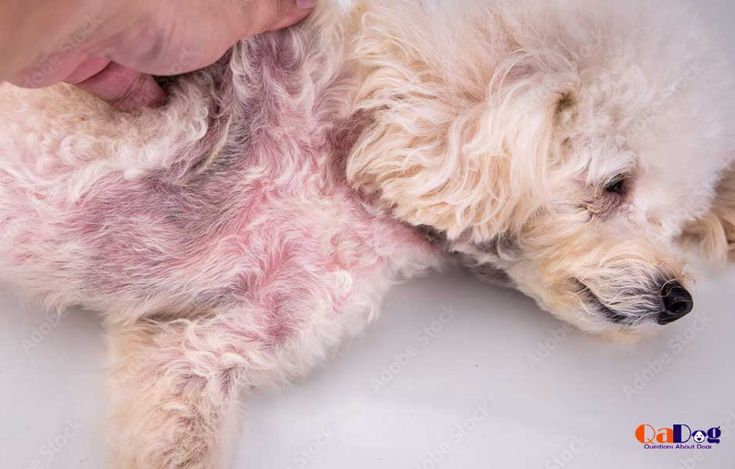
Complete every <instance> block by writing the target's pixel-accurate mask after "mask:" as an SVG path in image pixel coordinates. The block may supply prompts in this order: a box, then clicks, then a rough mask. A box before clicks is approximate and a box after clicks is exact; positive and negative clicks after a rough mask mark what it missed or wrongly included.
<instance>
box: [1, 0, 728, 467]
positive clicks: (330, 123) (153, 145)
mask: <svg viewBox="0 0 735 469" xmlns="http://www.w3.org/2000/svg"><path fill="white" fill-rule="evenodd" d="M434 3H436V2H434ZM434 3H432V4H431V5H430V4H429V3H428V2H426V3H425V2H423V1H421V0H371V1H365V2H362V3H357V4H356V5H353V6H352V7H351V8H350V9H346V10H343V9H341V8H339V7H337V6H336V5H335V4H332V3H328V2H322V5H320V7H319V8H318V10H317V12H316V13H315V14H314V15H313V16H312V17H311V18H310V19H309V20H308V21H307V22H305V23H304V24H302V25H299V26H297V27H294V28H291V29H290V30H288V31H282V32H277V33H269V34H265V35H262V36H259V37H256V38H253V39H251V40H247V41H243V42H242V43H241V44H239V45H238V46H237V47H236V48H235V49H234V50H233V51H232V53H231V54H229V55H228V57H226V58H225V59H223V60H222V61H221V62H220V63H218V64H216V65H214V66H212V67H211V68H209V69H208V70H205V71H202V72H199V73H195V74H192V75H190V76H186V77H182V78H180V79H179V80H178V81H177V82H176V84H175V85H173V87H172V89H171V93H172V96H171V100H170V103H169V104H168V105H167V106H166V107H164V108H162V109H159V110H147V111H143V112H139V113H136V114H124V113H120V112H116V111H114V110H113V109H111V108H110V107H108V106H107V105H106V104H104V103H102V102H99V101H97V100H96V99H94V98H92V97H89V96H86V95H84V94H83V93H81V92H79V91H76V90H74V89H72V88H70V87H67V86H58V87H55V88H53V89H48V90H43V91H26V90H20V89H16V88H13V87H11V86H9V85H4V86H3V87H2V88H1V89H0V116H1V117H2V121H3V125H2V130H0V228H1V229H2V237H1V238H0V254H1V257H0V275H1V276H2V278H3V279H4V280H5V281H7V282H11V283H12V284H14V285H16V286H17V287H19V288H21V289H22V290H24V291H26V292H28V293H30V294H32V295H34V296H36V297H38V298H40V299H42V300H43V301H44V302H45V303H46V304H47V305H50V306H53V307H61V308H64V307H69V306H72V305H82V306H84V307H86V308H89V309H92V310H97V311H101V312H103V313H104V314H105V318H106V323H107V326H108V330H109V337H110V342H111V351H112V355H113V359H114V364H113V366H112V367H111V372H110V393H111V400H112V403H113V415H114V418H113V422H112V426H113V428H112V430H111V432H110V434H111V435H112V439H113V441H112V448H113V456H112V459H113V463H114V465H115V466H116V467H122V468H174V467H175V468H214V467H221V466H226V465H227V461H228V458H229V450H228V445H229V444H230V443H231V442H232V441H233V440H234V435H235V434H236V432H235V429H236V428H237V422H238V418H237V411H236V409H237V404H236V402H237V398H238V394H239V390H240V389H243V388H249V387H260V386H267V385H271V384H274V383H284V382H287V381H289V380H290V379H292V378H294V377H297V376H301V375H303V374H305V373H306V372H308V371H309V370H310V369H312V368H313V367H314V366H315V365H317V364H319V363H321V362H322V361H323V360H324V358H325V357H326V356H327V354H328V353H329V351H330V350H331V349H334V348H335V346H336V345H338V344H340V343H341V342H343V341H344V340H345V339H346V338H348V337H350V336H352V335H354V334H356V333H358V332H360V331H361V330H362V329H363V328H364V327H365V325H366V324H368V323H369V322H370V321H371V320H372V319H374V318H375V316H376V314H377V308H378V305H379V303H380V299H381V297H382V296H383V294H384V293H385V291H386V289H387V288H388V287H389V286H390V285H391V284H393V283H395V282H396V281H398V280H401V279H405V278H408V277H411V276H413V275H416V274H419V273H421V272H424V271H426V270H427V269H430V268H433V267H436V266H438V265H439V264H440V263H441V262H442V260H443V259H444V258H446V257H447V254H448V253H454V254H455V255H456V256H455V257H456V258H458V259H460V260H461V262H463V263H465V264H466V265H467V266H469V267H470V268H473V269H474V270H476V271H477V272H478V273H479V274H480V275H482V276H484V277H488V278H492V279H495V280H497V279H501V280H502V281H503V282H505V283H507V284H510V285H513V286H516V287H518V288H520V289H521V290H522V291H524V292H525V293H527V294H529V295H531V296H533V297H534V298H536V299H537V300H538V302H539V304H540V305H541V306H542V307H544V308H546V309H548V310H550V311H551V312H553V313H554V314H556V315H557V316H559V317H561V318H563V319H565V320H567V321H570V322H572V323H573V324H575V325H577V326H579V327H580V328H582V329H585V330H588V331H591V332H598V333H608V334H609V333H613V334H631V333H635V332H639V331H641V330H642V329H650V328H652V327H655V326H654V325H653V324H654V322H653V321H651V316H652V315H654V314H656V313H657V311H659V310H660V308H661V306H660V302H661V298H660V282H661V281H667V280H674V279H676V280H678V281H680V282H682V283H683V284H685V285H686V284H688V283H690V281H691V280H690V279H689V278H688V276H687V275H686V274H685V272H684V259H683V249H682V248H681V245H682V243H684V242H685V241H694V242H695V243H698V244H699V245H701V246H703V247H704V248H705V249H706V250H708V252H709V253H710V254H711V255H712V256H713V257H715V258H718V259H726V258H727V256H728V252H729V251H731V247H732V243H733V241H735V177H734V176H731V175H730V176H728V175H726V171H727V168H728V167H729V165H730V163H731V161H732V159H733V158H735V154H734V152H733V150H735V135H733V129H734V128H735V127H734V126H733V123H734V122H735V119H734V116H735V113H734V110H733V100H732V99H731V86H732V82H731V80H730V78H731V73H730V70H729V68H728V65H727V63H726V62H727V61H726V60H724V58H723V57H722V55H721V53H720V52H718V50H717V47H716V46H715V44H713V43H710V42H709V41H708V40H707V39H706V35H705V34H703V28H702V27H699V26H696V24H695V22H694V21H693V20H692V19H691V17H690V16H689V14H688V13H687V12H686V10H676V9H675V8H673V7H672V4H671V2H663V3H661V4H659V3H658V2H656V3H655V4H654V3H653V2H646V3H645V4H641V3H639V2H621V1H617V0H615V1H613V0H606V1H603V0H553V1H550V2H541V1H530V0H520V1H518V0H516V1H503V0H492V1H488V2H453V3H459V4H461V6H456V5H454V6H448V5H443V6H442V5H440V6H437V5H434ZM432 5H433V6H432ZM631 11H635V14H630V12H631ZM616 178H618V179H619V178H624V179H625V180H624V182H622V183H621V184H618V189H619V190H616V191H607V192H606V191H605V189H604V188H605V187H606V186H609V185H610V182H611V181H613V182H616ZM718 185H719V190H717V188H718ZM662 279H663V280H662ZM600 305H604V306H605V308H604V310H603V309H601V308H600V307H599V306H600ZM605 311H607V312H609V311H614V312H615V313H616V314H617V315H618V322H617V323H613V322H611V321H610V318H609V317H606V315H605Z"/></svg>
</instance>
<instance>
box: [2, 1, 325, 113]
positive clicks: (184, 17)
mask: <svg viewBox="0 0 735 469" xmlns="http://www.w3.org/2000/svg"><path fill="white" fill-rule="evenodd" d="M29 3H30V4H31V5H28V4H29ZM314 3H315V0H177V1H151V0H104V1H102V0H61V1H59V0H39V1H36V2H27V1H26V0H4V1H2V0H0V12H1V13H3V14H2V15H0V16H2V17H3V18H5V19H0V31H6V32H5V33H0V40H1V41H0V79H5V78H6V77H9V79H10V81H11V82H12V83H14V84H16V85H19V86H24V87H29V88H39V87H44V86H48V85H51V84H54V83H57V82H60V81H65V82H68V83H72V84H74V85H77V86H79V87H80V88H83V89H85V90H87V91H89V92H90V93H92V94H94V95H96V96H98V97H100V98H102V99H104V100H106V101H108V102H110V103H112V104H113V105H114V106H116V107H118V108H119V109H122V110H132V109H136V108H139V107H143V106H156V105H160V104H163V103H164V102H165V100H166V95H165V93H164V91H163V90H162V89H161V88H160V87H159V86H158V84H157V83H156V81H155V80H154V79H153V77H152V76H151V75H176V74H180V73H184V72H189V71H193V70H196V69H199V68H202V67H205V66H207V65H210V64H211V63H213V62H215V61H216V60H217V59H219V58H220V57H221V56H222V55H223V54H224V53H225V51H226V50H227V49H228V48H230V47H231V46H232V45H233V44H235V43H236V42H237V41H238V40H239V39H241V38H244V37H248V36H251V35H254V34H257V33H260V32H264V31H270V30H276V29H281V28H285V27H287V26H290V25H292V24H295V23H297V22H299V21H301V20H302V19H304V18H305V17H306V16H307V15H308V14H309V13H310V12H311V9H312V8H313V6H314ZM58 18H64V21H58ZM4 23H7V24H4ZM11 23H12V24H11ZM39 31H43V32H42V33H40V34H39Z"/></svg>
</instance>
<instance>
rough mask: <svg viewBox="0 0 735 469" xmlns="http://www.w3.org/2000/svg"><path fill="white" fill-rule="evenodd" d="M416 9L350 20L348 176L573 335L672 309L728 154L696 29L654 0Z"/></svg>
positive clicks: (721, 85)
mask: <svg viewBox="0 0 735 469" xmlns="http://www.w3.org/2000/svg"><path fill="white" fill-rule="evenodd" d="M417 3H418V2H385V3H382V2H376V3H375V4H374V7H372V9H371V10H369V11H368V13H367V14H365V16H364V17H363V18H362V20H361V23H360V24H361V29H360V31H359V32H358V40H357V42H356V44H358V47H356V49H355V52H354V55H353V66H354V71H355V77H356V81H355V89H356V91H355V95H354V108H353V110H357V111H360V112H361V114H362V115H364V114H369V115H370V116H371V120H370V122H371V124H370V125H369V126H368V128H367V130H366V131H365V132H364V133H363V135H362V137H361V138H360V139H359V140H358V142H357V144H356V145H355V147H354V148H353V149H352V152H351V154H350V156H349V158H348V161H347V174H348V178H349V180H350V181H351V183H352V184H353V185H354V186H355V187H357V188H358V189H360V190H361V191H363V192H365V193H368V194H372V195H374V196H375V197H376V198H377V199H379V200H380V201H381V202H382V204H384V205H385V206H386V207H388V208H389V209H390V210H392V212H393V213H394V214H395V215H396V216H397V217H399V218H401V219H402V220H404V221H405V222H407V223H410V224H412V225H416V226H422V227H424V229H427V230H430V231H432V232H436V233H438V234H439V235H440V237H441V239H443V240H445V241H444V243H445V245H446V246H447V248H448V249H449V250H451V251H452V252H454V253H457V254H458V255H459V256H460V258H461V259H462V260H463V262H464V263H465V264H467V265H468V266H470V267H471V268H473V269H474V270H476V271H477V272H478V273H480V274H481V275H484V276H489V277H493V278H505V279H507V280H508V282H509V283H510V284H512V285H514V286H516V287H517V288H519V289H520V290H522V291H523V292H524V293H526V294H528V295H530V296H532V297H533V298H535V299H536V300H537V301H538V303H539V304H540V305H541V306H542V307H543V308H545V309H548V310H549V311H551V312H553V313H554V314H555V315H557V316H558V317H560V318H563V319H565V320H567V321H569V322H571V323H573V324H575V325H577V326H579V327H580V328H582V329H585V330H588V331H591V332H600V333H607V332H626V333H627V332H631V331H638V330H642V329H646V328H649V327H651V326H655V325H656V324H668V323H670V322H672V321H675V320H676V319H678V318H680V317H682V316H684V315H686V314H687V313H689V312H690V311H691V310H692V308H693V300H692V297H691V295H690V293H689V291H688V290H689V288H690V286H691V279H690V278H689V276H688V275H687V273H686V272H685V259H684V254H683V249H682V246H681V242H680V241H681V238H682V234H683V232H684V231H685V228H686V227H687V226H688V225H689V224H691V223H693V222H694V221H695V220H697V219H700V218H702V217H705V216H706V214H707V213H708V212H709V211H710V209H711V206H712V201H713V198H714V197H715V194H716V186H717V183H718V181H719V180H720V179H721V177H722V173H723V171H724V170H725V169H726V168H727V166H728V165H729V164H730V161H731V159H732V158H733V156H735V155H733V152H732V150H733V149H735V138H733V133H732V130H733V123H735V120H733V106H732V104H733V103H732V97H731V88H730V86H731V85H730V81H729V77H730V75H729V69H728V67H727V65H726V61H725V60H724V58H723V57H722V56H720V55H719V54H718V53H717V52H714V47H713V46H712V44H710V43H708V42H707V40H706V39H704V37H703V36H702V35H700V34H699V33H701V30H699V29H697V28H696V27H694V26H692V22H691V21H690V20H689V18H688V17H687V15H686V13H684V12H680V13H678V14H677V13H673V12H672V11H671V10H672V8H671V6H670V5H669V6H668V8H666V10H665V11H666V12H664V10H659V9H656V8H655V7H654V6H651V5H649V6H646V7H642V6H641V5H640V4H638V3H632V2H631V3H629V4H621V3H620V2H611V1H607V2H605V1H599V2H597V1H596V2H579V1H572V0H557V1H553V2H545V3H543V5H541V3H542V2H529V3H526V2H502V1H497V2H491V4H489V5H487V4H485V5H483V6H471V7H466V6H465V7H466V8H469V9H470V10H471V11H465V12H456V11H448V10H446V9H445V10H442V11H434V12H432V11H427V10H426V9H425V8H421V7H420V6H416V4H417ZM466 3H468V2H466ZM483 3H484V2H483ZM447 8H449V7H447ZM631 8H636V9H638V10H639V14H636V15H631V14H630V9H631ZM631 18H635V19H631ZM675 25H683V26H682V27H676V26H675ZM692 28H694V30H693V29H692ZM439 38H441V39H439Z"/></svg>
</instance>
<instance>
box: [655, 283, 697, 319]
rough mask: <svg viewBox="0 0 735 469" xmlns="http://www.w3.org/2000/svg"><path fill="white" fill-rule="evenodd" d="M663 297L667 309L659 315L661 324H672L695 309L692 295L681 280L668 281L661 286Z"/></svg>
mask: <svg viewBox="0 0 735 469" xmlns="http://www.w3.org/2000/svg"><path fill="white" fill-rule="evenodd" d="M661 297H662V298H663V300H664V308H665V309H666V311H664V312H663V313H661V315H659V317H658V323H659V324H661V325H666V324H671V323H672V322H674V321H676V320H677V319H681V318H683V317H684V316H686V315H687V314H689V313H691V312H692V309H694V300H692V295H691V294H689V292H688V291H687V290H686V288H684V287H683V286H681V283H679V282H675V281H674V282H666V283H665V284H664V286H663V287H661Z"/></svg>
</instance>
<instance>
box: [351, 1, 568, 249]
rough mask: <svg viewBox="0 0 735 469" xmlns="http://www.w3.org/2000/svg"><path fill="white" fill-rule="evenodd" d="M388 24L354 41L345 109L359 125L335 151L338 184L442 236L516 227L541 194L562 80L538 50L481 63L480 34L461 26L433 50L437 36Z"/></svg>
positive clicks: (563, 94)
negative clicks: (446, 46) (452, 39)
mask: <svg viewBox="0 0 735 469" xmlns="http://www.w3.org/2000/svg"><path fill="white" fill-rule="evenodd" d="M417 16H419V15H418V14H414V15H413V16H412V20H413V19H414V18H416V17H417ZM365 21H369V18H368V19H366V20H365ZM385 23H386V20H385V18H383V17H381V23H380V27H381V28H385V26H384V24H385ZM405 24H406V23H405V22H404V23H403V25H404V26H402V27H404V28H405V27H407V26H405ZM417 28H418V26H417ZM427 28H428V26H427ZM419 29H420V28H419ZM467 29H471V28H468V27H466V26H465V28H464V30H465V31H466V30H467ZM398 34H399V33H395V32H391V33H386V32H385V31H382V30H380V29H378V26H375V27H371V26H370V25H369V24H368V25H367V26H366V27H365V28H364V32H363V33H362V35H361V36H360V37H359V38H358V40H357V41H356V43H357V44H359V47H356V48H355V49H356V52H355V53H354V56H353V63H354V67H355V69H356V70H357V73H356V75H357V76H358V77H359V84H357V85H356V88H357V91H356V92H355V97H354V101H353V108H352V110H353V112H354V113H357V112H362V113H365V114H369V115H370V122H371V124H370V125H369V126H368V127H367V128H366V129H365V130H364V131H363V132H362V134H361V136H360V138H359V139H358V140H357V142H356V143H355V145H354V146H353V147H352V148H351V150H350V153H349V155H348V156H347V161H346V170H347V177H348V180H349V182H350V184H351V185H352V186H353V187H354V188H356V189H358V190H361V191H362V192H364V193H367V194H371V195H373V196H375V197H376V198H378V199H379V200H380V201H381V202H382V203H383V205H384V206H386V207H388V208H389V209H390V210H392V212H393V214H394V215H395V216H397V217H398V218H400V219H402V220H403V221H405V222H407V223H410V224H412V225H416V226H419V225H425V226H430V227H432V228H433V229H435V230H438V231H440V232H442V233H444V234H445V235H446V236H447V238H448V239H450V240H452V239H456V238H458V237H459V236H460V235H463V234H464V235H467V233H469V234H470V235H471V237H472V239H473V240H474V241H477V242H480V241H483V240H487V239H492V238H494V237H496V236H498V235H499V234H502V233H507V232H513V231H516V230H520V228H521V226H522V225H523V224H525V222H526V221H527V220H528V218H529V217H530V216H532V215H533V214H534V213H535V212H536V211H537V209H538V208H539V206H540V204H541V203H542V199H543V197H540V196H539V194H543V193H545V187H546V175H547V168H548V166H549V165H550V164H551V163H550V160H551V155H552V154H554V153H556V152H557V150H556V149H555V147H554V145H555V144H556V143H557V142H555V137H556V136H557V133H556V132H554V128H555V126H556V125H557V124H558V123H559V122H558V121H559V118H560V113H564V112H565V111H568V110H569V109H570V107H572V106H573V104H574V98H573V91H570V90H568V89H563V88H561V87H557V86H556V85H555V84H554V83H553V79H552V77H553V76H554V73H553V71H552V72H550V71H549V68H551V66H550V65H549V64H548V61H542V60H540V59H539V58H538V57H533V56H528V55H523V54H522V53H518V54H517V55H511V56H510V57H509V58H508V60H507V61H506V62H503V63H497V62H495V63H491V62H490V61H489V59H488V56H491V55H493V54H490V53H488V50H487V47H488V46H487V44H486V41H484V40H482V38H480V39H474V38H473V37H471V34H470V33H467V34H468V36H469V37H468V38H467V40H466V41H465V43H463V45H462V46H456V49H455V50H452V51H445V52H444V53H443V54H442V53H441V52H439V53H437V52H436V51H435V50H434V49H436V48H437V47H439V46H438V45H437V44H438V42H442V41H438V42H437V41H436V40H435V38H434V40H431V39H430V38H423V37H422V36H421V34H422V33H421V32H412V33H410V34H409V33H403V32H401V33H400V34H403V35H404V37H400V36H399V35H398ZM406 36H409V37H406ZM414 36H415V37H414ZM427 46H430V47H431V48H432V51H426V50H424V49H423V47H427ZM448 61H449V62H451V64H449V65H447V62H448ZM550 79H551V80H550ZM567 83H568V81H567Z"/></svg>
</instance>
